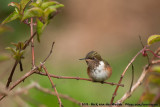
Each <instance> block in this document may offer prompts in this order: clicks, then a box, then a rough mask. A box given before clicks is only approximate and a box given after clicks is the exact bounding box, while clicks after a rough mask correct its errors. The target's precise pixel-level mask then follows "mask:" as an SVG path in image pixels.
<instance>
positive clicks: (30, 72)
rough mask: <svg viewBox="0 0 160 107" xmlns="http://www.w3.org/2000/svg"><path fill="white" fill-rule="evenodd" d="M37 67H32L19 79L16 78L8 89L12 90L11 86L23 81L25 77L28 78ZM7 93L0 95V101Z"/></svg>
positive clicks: (13, 86)
mask: <svg viewBox="0 0 160 107" xmlns="http://www.w3.org/2000/svg"><path fill="white" fill-rule="evenodd" d="M37 69H38V67H36V68H33V69H32V70H31V71H29V72H27V73H26V74H25V75H24V76H22V77H21V78H20V79H18V80H17V81H16V82H15V83H14V84H13V85H12V86H11V87H10V88H8V91H10V90H12V89H13V88H15V87H16V86H17V85H18V84H20V83H21V82H23V81H24V80H25V79H26V78H28V77H29V76H31V75H32V74H33V73H34V72H35V71H36V70H37ZM6 96H7V95H4V94H3V95H0V101H1V100H2V99H3V98H4V97H6Z"/></svg>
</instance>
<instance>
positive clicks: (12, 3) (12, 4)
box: [8, 2, 20, 10]
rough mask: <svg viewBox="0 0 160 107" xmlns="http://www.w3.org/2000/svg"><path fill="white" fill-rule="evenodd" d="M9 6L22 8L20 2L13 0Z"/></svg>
mask: <svg viewBox="0 0 160 107" xmlns="http://www.w3.org/2000/svg"><path fill="white" fill-rule="evenodd" d="M8 6H13V7H16V8H17V9H18V10H20V4H19V3H16V2H11V3H9V4H8Z"/></svg>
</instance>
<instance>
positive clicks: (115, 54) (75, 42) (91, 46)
mask: <svg viewBox="0 0 160 107" xmlns="http://www.w3.org/2000/svg"><path fill="white" fill-rule="evenodd" d="M12 1H13V2H19V0H2V1H1V3H0V22H2V21H3V20H4V19H5V18H6V17H7V16H8V15H9V14H10V13H11V12H12V11H13V10H14V8H13V7H8V6H7V5H8V3H10V2H12ZM57 1H58V2H60V3H62V4H64V6H65V7H64V9H63V10H62V12H61V13H60V14H59V15H57V16H56V17H55V18H54V19H53V20H52V21H51V23H50V24H49V25H48V26H47V27H46V29H45V30H44V32H43V34H42V37H41V42H40V43H38V42H37V41H36V39H35V56H36V58H35V59H36V65H39V64H40V62H41V61H42V60H44V58H45V57H46V56H47V55H48V53H49V51H50V48H51V44H52V42H53V41H55V46H54V49H53V53H52V56H51V57H50V58H49V59H48V60H47V62H46V67H47V68H48V71H49V72H50V73H51V74H54V75H59V76H71V77H72V76H73V77H84V78H88V76H87V73H86V68H87V65H86V63H85V62H84V61H80V60H78V59H80V58H83V57H84V56H85V55H86V54H87V53H88V52H89V51H92V50H96V51H98V52H99V53H100V54H101V55H102V57H103V58H104V59H106V60H107V61H108V62H109V63H110V65H111V66H112V69H113V73H112V76H111V78H109V79H108V80H107V82H114V83H117V82H118V81H119V79H120V75H121V73H122V72H123V70H124V69H125V67H126V66H127V64H128V63H129V61H130V60H131V58H132V57H133V56H134V55H135V54H136V53H137V52H138V51H139V50H140V49H141V48H142V46H141V44H140V40H139V35H140V36H141V38H142V41H143V43H144V44H146V41H147V38H148V37H149V36H150V35H152V34H159V32H160V30H159V29H160V21H159V19H160V8H159V3H160V1H151V0H141V1H139V0H134V1H127V0H121V1H111V0H100V1H99V0H94V1H90V0H67V1H64V0H57ZM7 25H8V26H11V27H12V30H11V31H9V32H5V33H3V34H1V35H0V54H6V55H9V52H8V51H7V50H5V47H8V46H11V44H10V43H11V42H14V43H17V42H18V41H23V42H24V41H25V40H27V39H28V38H29V36H30V29H29V26H28V25H24V24H23V23H20V22H19V21H17V20H16V21H13V22H11V23H8V24H7ZM155 48H157V44H155V45H154V46H153V47H151V49H153V50H154V49H155ZM22 63H23V65H24V71H23V72H20V71H19V66H18V67H17V69H16V72H15V74H14V77H13V82H14V81H16V80H17V79H18V78H20V77H21V76H22V75H24V74H25V73H26V72H28V71H29V70H30V69H31V50H30V48H29V47H28V48H27V49H26V51H25V59H24V60H22ZM13 64H14V60H13V59H10V60H8V61H3V62H0V78H1V80H0V82H2V83H4V84H5V83H6V82H7V79H8V76H9V74H10V72H11V68H12V66H13ZM133 64H134V67H135V79H134V82H136V80H137V78H138V77H139V75H140V74H141V72H142V69H143V66H144V65H145V64H147V59H146V58H144V57H142V56H139V57H137V59H136V60H135V62H134V63H133ZM31 81H36V82H38V83H39V84H40V85H41V86H43V87H45V88H49V89H51V84H50V82H49V80H48V78H47V77H45V76H40V75H36V74H35V75H33V76H31V77H29V78H28V79H26V80H25V82H24V83H21V84H20V85H19V86H17V87H16V88H18V87H24V86H26V85H27V84H30V83H31ZM53 82H54V83H55V84H56V88H57V90H58V92H59V93H62V94H65V95H68V96H71V97H73V98H74V99H76V100H78V101H80V102H84V103H109V102H110V100H111V97H112V94H113V92H114V90H115V87H116V86H111V85H107V84H98V83H92V82H88V81H81V80H67V79H65V80H64V79H53ZM122 83H123V84H124V85H125V87H124V88H122V87H120V88H119V90H118V94H117V96H116V98H115V101H117V100H118V99H119V98H121V97H122V95H123V94H124V93H125V92H127V91H128V90H129V86H130V83H131V68H129V70H128V71H127V73H126V75H125V76H124V79H123V81H122ZM142 92H143V85H142V86H140V87H139V88H137V90H136V91H135V93H134V94H133V95H132V97H130V98H129V99H128V100H126V101H125V102H128V103H136V102H137V101H138V100H139V97H140V95H141V93H142ZM21 98H22V99H23V100H24V101H26V103H27V104H28V105H29V106H31V107H58V103H57V98H56V96H52V95H47V94H45V93H42V92H39V91H37V90H35V89H31V90H30V91H29V93H28V94H27V95H21ZM8 102H9V103H8ZM62 103H63V105H64V106H65V107H79V106H78V105H76V104H74V103H72V102H70V101H68V100H64V99H62ZM0 106H1V107H18V105H17V103H16V102H15V101H14V100H13V98H7V97H6V98H5V99H4V100H3V101H1V102H0Z"/></svg>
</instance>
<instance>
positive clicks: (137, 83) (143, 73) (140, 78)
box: [116, 65, 149, 104]
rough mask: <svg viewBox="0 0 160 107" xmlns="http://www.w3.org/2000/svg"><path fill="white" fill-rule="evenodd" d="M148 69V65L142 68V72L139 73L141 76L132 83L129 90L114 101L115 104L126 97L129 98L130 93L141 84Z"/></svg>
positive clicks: (121, 101)
mask: <svg viewBox="0 0 160 107" xmlns="http://www.w3.org/2000/svg"><path fill="white" fill-rule="evenodd" d="M148 71H149V66H148V65H147V66H146V67H145V68H144V69H143V72H142V74H141V76H140V77H139V79H138V81H137V82H136V83H135V84H134V85H133V87H132V88H131V91H129V92H126V93H125V94H124V95H123V97H122V98H121V99H120V100H118V101H117V102H116V103H117V104H121V103H123V102H124V101H125V100H126V99H127V98H129V97H130V96H131V95H132V93H133V92H134V91H135V90H136V89H137V88H138V87H139V86H140V85H141V84H142V81H143V80H144V78H145V76H146V74H147V73H148Z"/></svg>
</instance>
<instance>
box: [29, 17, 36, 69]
mask: <svg viewBox="0 0 160 107" xmlns="http://www.w3.org/2000/svg"><path fill="white" fill-rule="evenodd" d="M30 29H31V36H32V35H33V18H31V22H30ZM31 52H32V68H34V67H35V55H34V40H33V38H32V39H31Z"/></svg>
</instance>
